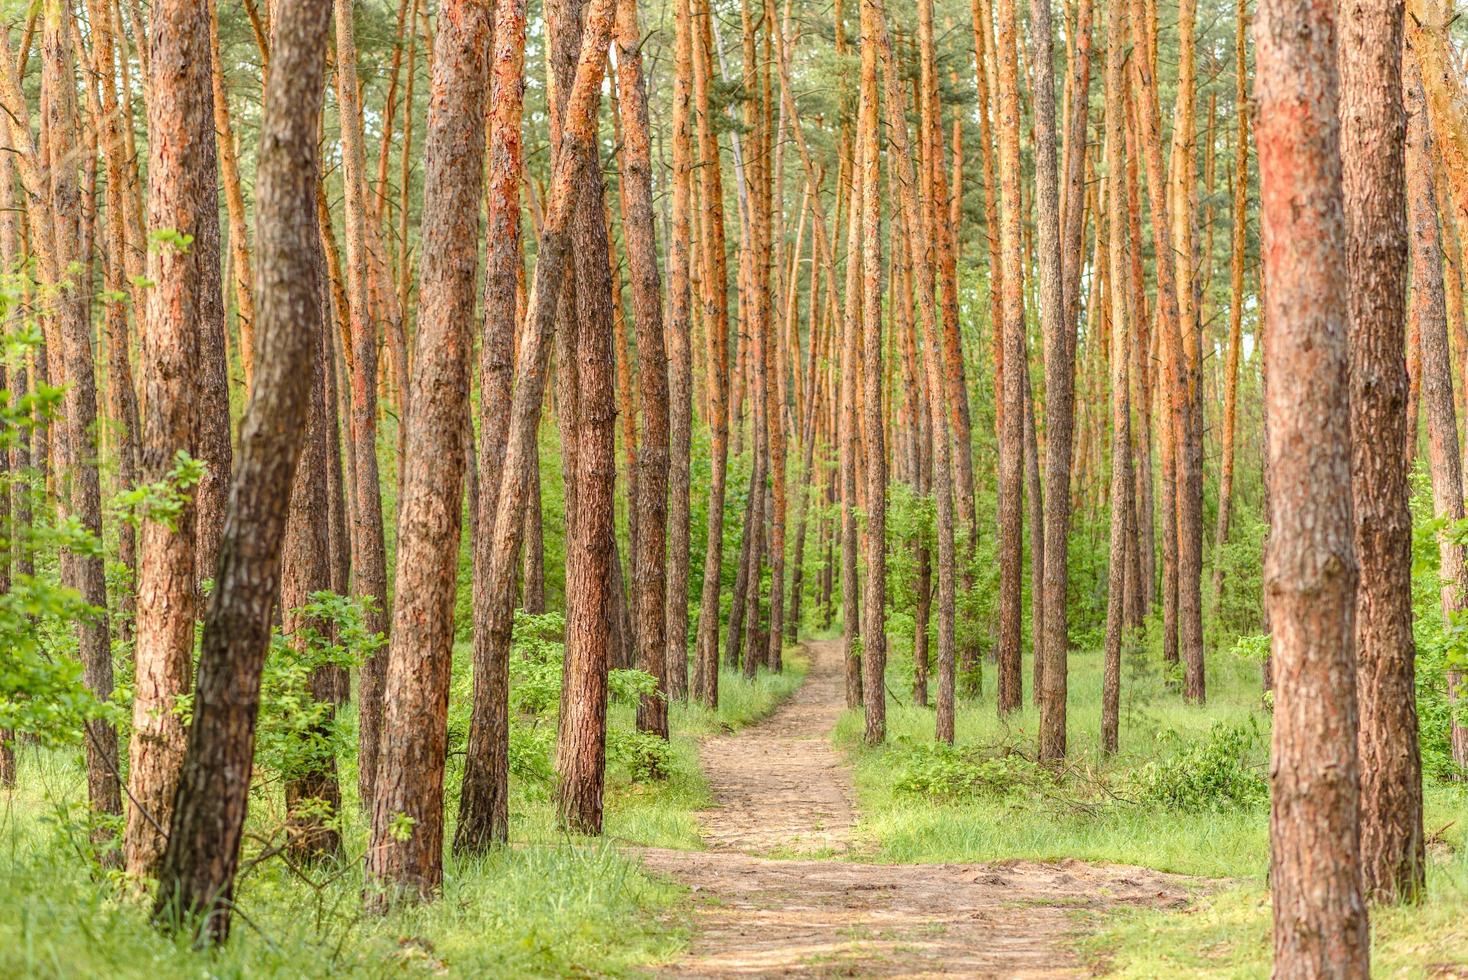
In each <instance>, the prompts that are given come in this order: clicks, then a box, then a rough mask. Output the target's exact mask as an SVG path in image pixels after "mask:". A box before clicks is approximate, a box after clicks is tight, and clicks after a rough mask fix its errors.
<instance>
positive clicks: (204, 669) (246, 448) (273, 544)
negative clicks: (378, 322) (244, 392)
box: [154, 0, 329, 942]
mask: <svg viewBox="0 0 1468 980" xmlns="http://www.w3.org/2000/svg"><path fill="white" fill-rule="evenodd" d="M328 15H329V6H328V4H327V3H326V2H325V0H298V2H290V3H288V4H287V3H285V2H282V4H281V10H280V11H279V13H278V16H277V18H276V21H275V24H274V30H273V38H272V40H273V44H272V51H273V52H274V55H273V60H272V67H271V70H270V73H269V78H268V80H267V83H266V93H265V116H264V121H263V124H262V127H263V130H264V132H263V134H262V140H261V146H262V148H263V152H262V156H261V160H260V169H259V176H258V179H257V181H256V184H257V197H258V200H259V209H260V211H259V215H260V226H259V231H260V259H261V261H260V270H259V271H260V279H259V282H258V283H257V284H256V286H257V288H258V290H259V296H260V301H261V302H260V320H259V327H260V333H259V341H260V350H259V353H260V358H259V360H258V362H257V365H256V367H257V370H256V373H255V385H254V386H253V390H252V392H251V400H250V406H249V408H248V409H247V410H246V412H245V418H244V422H243V425H242V427H241V439H240V450H241V451H240V469H239V472H238V474H236V476H235V481H234V482H235V485H234V488H233V491H232V493H231V496H230V510H229V516H228V519H227V521H226V527H225V533H224V536H223V539H222V541H221V546H220V563H219V566H218V570H217V579H216V582H215V587H214V591H213V592H212V593H211V595H210V599H209V607H208V610H207V612H206V613H205V617H204V632H203V647H202V652H201V654H200V659H199V678H198V684H197V687H196V689H195V692H194V704H193V724H192V725H191V726H190V728H189V733H188V751H187V753H186V755H185V757H184V761H183V772H182V776H181V778H180V781H179V786H178V794H177V798H176V806H175V809H174V811H173V821H172V824H171V827H170V830H169V834H168V846H167V850H166V852H165V854H164V858H163V866H162V870H161V871H160V873H159V875H158V879H159V891H158V896H157V899H156V903H155V914H156V915H158V916H160V917H163V918H165V919H166V920H168V921H180V922H186V921H187V920H189V919H193V918H194V917H200V921H199V922H198V926H197V928H198V929H199V930H200V931H201V933H203V934H205V935H207V936H208V937H209V938H210V939H212V940H213V941H215V942H222V941H223V940H224V939H226V938H227V937H228V935H229V927H230V912H231V904H232V895H233V890H234V881H235V872H236V869H237V867H238V863H239V849H240V840H241V836H242V834H243V831H244V822H245V813H246V808H247V805H248V802H249V793H250V780H249V778H248V774H249V772H250V769H251V760H252V759H253V756H254V747H255V746H254V742H255V719H256V714H257V712H258V710H259V706H260V675H261V670H262V668H263V667H264V663H265V654H266V652H267V650H268V648H269V645H270V632H271V611H272V609H273V608H274V605H275V601H276V596H277V588H278V587H279V585H280V569H281V547H282V543H283V538H284V534H285V528H286V514H287V511H288V510H289V501H290V499H291V496H292V486H293V484H294V482H295V478H296V472H297V464H298V461H299V459H300V456H301V448H302V442H303V437H304V436H305V435H307V432H306V429H307V421H308V419H309V418H310V417H311V415H312V414H313V413H312V411H311V404H310V403H311V398H312V395H313V390H312V388H313V385H312V373H313V372H312V371H311V370H309V369H308V370H304V371H303V370H302V369H301V366H302V364H312V363H316V362H317V361H318V359H319V353H318V352H319V349H320V338H321V333H322V329H323V319H322V315H321V314H322V309H321V296H322V293H321V288H320V278H319V277H320V263H319V259H318V256H319V254H320V251H319V250H320V241H319V238H318V237H317V235H318V233H317V228H316V220H315V215H314V213H313V208H312V203H313V198H314V196H315V183H316V174H317V163H316V155H317V154H316V145H317V140H316V127H317V116H318V114H319V113H320V106H321V100H322V95H323V86H322V74H321V72H322V67H323V62H324V58H325V48H326V45H325V33H326V24H327V19H328ZM206 16H207V14H206ZM157 50H158V49H157V47H156V45H155V48H154V51H155V53H156V51H157ZM158 91H159V88H158V86H157V85H155V88H154V92H155V96H156V94H157V92H158ZM211 186H212V185H211ZM210 206H211V207H212V206H213V205H212V203H211V205H210ZM316 414H319V413H316ZM317 435H318V436H319V435H320V433H319V432H318V433H317ZM293 591H295V590H293ZM293 598H296V599H299V598H300V596H299V594H297V595H294V596H293Z"/></svg>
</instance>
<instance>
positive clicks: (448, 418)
mask: <svg viewBox="0 0 1468 980" xmlns="http://www.w3.org/2000/svg"><path fill="white" fill-rule="evenodd" d="M489 33H490V12H489V9H488V5H486V4H483V3H477V2H475V0H448V2H446V3H445V4H444V5H443V6H442V7H441V8H440V12H439V21H438V33H437V37H436V39H435V48H434V58H433V72H432V78H433V81H432V98H431V102H430V107H429V115H428V137H427V141H426V147H425V151H424V158H425V164H424V179H423V231H422V234H423V257H422V260H421V262H420V263H419V268H420V279H419V284H418V294H419V302H420V307H419V309H420V315H419V318H418V335H417V340H416V345H417V347H416V350H415V351H414V355H413V376H412V379H411V382H410V384H411V389H410V391H409V392H408V398H407V402H408V405H409V415H408V418H407V425H408V439H407V451H408V455H407V457H406V458H405V459H404V461H403V463H404V469H405V476H404V480H403V500H402V503H401V507H400V514H401V518H400V523H399V531H398V548H397V574H396V576H395V579H396V582H397V589H398V599H397V602H396V603H395V604H394V606H393V630H392V641H391V647H390V650H389V653H388V661H387V677H386V683H385V686H384V695H383V698H384V706H385V707H384V711H383V719H382V754H381V757H380V759H379V766H380V769H379V772H380V774H381V775H380V778H379V779H378V781H377V785H376V791H375V795H374V800H373V810H372V843H371V846H370V848H369V850H368V852H367V874H368V877H369V879H370V881H371V883H372V886H373V889H374V890H371V891H369V893H368V895H367V905H368V907H369V908H370V909H375V910H376V909H382V908H383V907H385V905H386V904H387V903H388V902H389V901H390V900H391V899H392V898H394V897H406V898H415V897H416V898H427V897H429V896H431V895H432V894H434V893H435V892H436V891H437V890H438V888H439V886H440V885H441V884H442V881H443V780H444V764H445V761H446V758H447V752H448V715H447V711H448V698H449V668H450V661H451V659H452V655H453V636H454V593H455V581H456V576H457V570H458V552H459V534H460V526H459V522H460V515H461V514H462V510H463V508H462V500H463V477H464V458H465V455H464V443H463V439H464V432H465V428H466V426H467V423H468V411H469V404H468V401H469V399H468V395H469V356H470V351H471V350H472V342H471V339H470V336H469V330H468V323H469V320H470V318H471V317H472V316H473V313H474V286H475V275H476V271H477V270H476V268H475V266H476V260H477V255H478V240H479V203H480V200H481V198H482V196H483V192H484V187H483V180H484V150H485V138H484V125H485V105H486V102H487V97H488V88H489V72H488V69H489V65H488V57H489V50H488V48H489V43H488V42H489ZM404 816H406V817H407V819H408V820H410V821H412V822H411V824H410V832H409V833H407V834H406V835H405V834H402V833H399V832H397V828H398V826H399V825H400V824H401V822H402V820H403V817H404Z"/></svg>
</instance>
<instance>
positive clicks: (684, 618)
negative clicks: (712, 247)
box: [664, 0, 693, 699]
mask: <svg viewBox="0 0 1468 980" xmlns="http://www.w3.org/2000/svg"><path fill="white" fill-rule="evenodd" d="M674 4H675V6H674V21H675V24H674V30H675V40H674V68H673V110H672V111H673V188H672V199H673V200H672V207H671V209H670V214H671V218H672V229H671V234H670V236H669V238H668V323H667V348H668V350H667V354H668V394H669V400H668V405H669V414H668V451H669V466H668V539H669V540H668V576H667V582H666V588H667V598H666V601H665V603H664V618H665V622H666V651H665V653H664V670H665V672H666V676H667V686H668V697H669V698H673V699H683V698H686V697H687V696H688V570H689V558H690V547H691V545H690V538H691V534H690V522H691V520H692V515H691V513H690V499H689V493H690V486H691V481H692V477H691V473H690V470H691V444H692V430H693V355H692V350H691V344H692V331H691V329H690V328H691V323H692V316H691V312H692V311H691V309H690V307H691V304H692V302H693V295H692V284H691V282H690V271H691V270H690V263H691V259H692V252H691V249H692V242H693V233H692V228H691V220H690V218H691V215H690V214H689V211H690V209H691V208H692V206H693V146H692V138H693V137H692V120H693V106H692V101H693V33H692V32H693V24H692V12H691V10H690V4H689V0H674Z"/></svg>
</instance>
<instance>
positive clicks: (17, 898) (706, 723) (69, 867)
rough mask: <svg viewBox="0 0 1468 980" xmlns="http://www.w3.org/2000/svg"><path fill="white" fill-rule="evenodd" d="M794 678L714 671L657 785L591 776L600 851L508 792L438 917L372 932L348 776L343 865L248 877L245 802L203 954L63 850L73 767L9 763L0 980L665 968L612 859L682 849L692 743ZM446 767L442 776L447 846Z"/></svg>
mask: <svg viewBox="0 0 1468 980" xmlns="http://www.w3.org/2000/svg"><path fill="white" fill-rule="evenodd" d="M805 670H806V661H805V660H804V658H802V657H800V656H799V655H798V654H796V655H793V656H787V659H786V671H785V673H784V674H782V675H766V674H761V676H760V677H759V678H758V679H757V680H756V681H754V682H752V683H751V682H746V681H744V680H743V678H742V677H740V676H738V675H737V673H730V672H727V671H726V672H725V673H724V674H723V676H722V678H721V688H720V693H721V700H722V704H721V705H720V708H719V710H718V711H717V712H709V711H707V710H705V709H702V708H694V707H688V706H682V705H680V706H676V707H675V708H674V710H673V713H672V719H671V720H672V726H673V738H672V744H671V752H672V755H671V758H672V765H671V766H670V771H669V773H668V777H667V778H666V779H663V780H656V781H648V782H641V783H639V782H636V781H634V780H632V779H631V778H630V777H629V774H628V773H627V772H625V771H623V770H621V769H620V768H619V767H616V766H613V767H611V768H609V771H608V783H607V820H606V831H607V833H606V836H605V838H603V839H602V840H598V841H594V842H588V841H585V840H584V839H576V840H573V839H570V838H568V837H566V836H565V835H563V834H561V833H560V832H559V831H558V830H557V829H556V828H555V820H554V812H553V809H552V806H551V803H550V796H549V789H548V787H547V786H544V785H537V784H531V783H527V782H525V781H523V780H514V781H513V782H512V787H511V789H512V801H511V806H512V809H511V820H512V829H511V836H512V840H513V844H512V846H511V847H508V848H503V849H499V850H497V851H495V852H493V853H491V854H489V855H487V856H485V857H483V858H477V859H473V860H464V861H460V860H457V859H455V858H454V857H453V855H452V854H448V855H446V859H445V869H444V870H445V881H444V889H443V894H442V896H441V897H440V898H439V900H437V901H435V902H433V903H431V904H427V905H422V906H417V907H403V908H399V909H397V910H395V911H393V912H392V913H390V914H389V915H387V916H385V917H382V918H375V917H367V916H364V915H363V914H362V913H361V900H360V899H361V893H362V887H363V877H362V870H361V868H362V861H361V857H362V853H363V851H364V848H365V842H366V838H367V828H366V827H365V825H364V824H363V820H362V818H361V816H360V815H359V812H358V807H357V805H356V793H355V778H356V774H355V769H354V767H353V766H352V765H351V760H350V759H343V760H342V761H343V763H344V765H343V770H342V788H343V791H344V795H345V797H346V800H345V801H344V807H343V809H344V813H345V817H344V822H345V824H346V826H345V828H344V839H345V840H346V841H347V845H346V846H347V852H348V857H347V859H346V860H345V861H344V862H342V863H341V864H340V865H339V866H333V867H330V868H322V869H317V870H300V869H297V870H293V869H291V868H289V867H288V866H287V865H286V864H285V863H284V862H283V861H281V860H279V859H272V860H265V861H261V862H258V863H255V862H253V860H252V859H253V858H254V857H255V856H257V855H258V854H259V853H260V850H261V845H260V843H259V839H260V838H263V837H267V836H269V835H270V833H271V832H272V829H273V828H276V827H278V826H279V821H280V819H281V813H280V800H279V795H278V792H276V790H275V789H274V788H273V787H260V788H257V792H256V793H254V794H252V798H251V817H250V824H249V826H248V827H247V840H246V846H245V855H244V861H243V864H242V867H243V868H244V869H245V870H244V872H243V873H242V875H241V879H240V882H239V887H238V890H237V893H236V900H237V906H238V909H239V914H238V915H237V917H236V919H235V927H234V932H233V936H232V938H231V940H230V942H229V943H228V944H227V945H226V946H225V947H223V948H222V949H221V950H218V951H199V950H195V949H192V948H190V947H189V945H188V943H187V942H186V941H183V940H179V939H175V938H172V937H169V936H166V935H164V934H162V933H160V932H158V931H157V930H155V929H153V928H151V927H150V926H149V924H148V919H147V910H148V906H147V904H146V902H145V901H143V900H139V899H136V898H129V897H128V892H127V891H126V890H125V889H123V888H121V887H119V885H118V883H117V882H115V881H113V880H109V879H108V878H106V877H105V876H102V877H94V876H93V875H91V874H89V871H88V866H87V864H86V862H85V861H84V860H83V859H82V857H81V856H80V849H79V848H78V847H77V843H78V842H77V838H76V835H77V834H78V833H81V831H79V830H78V823H77V820H76V815H77V814H78V813H79V809H78V808H79V802H78V801H81V800H84V799H85V792H86V790H85V784H84V781H83V777H82V773H81V767H80V763H79V759H78V758H77V756H76V753H74V752H67V751H51V752H42V751H39V750H37V749H34V748H29V747H26V748H23V749H22V750H21V753H20V756H21V769H20V774H19V787H20V788H19V789H17V790H16V791H14V792H13V793H10V794H6V795H4V796H0V976H7V977H8V976H16V977H21V976H24V977H80V976H98V977H102V976H105V977H118V978H129V977H146V978H150V980H157V978H169V977H185V976H208V977H251V978H255V977H328V976H343V975H350V976H363V977H378V976H382V977H386V976H393V977H399V976H434V975H444V974H447V975H452V976H517V977H518V976H527V977H529V976H582V975H598V976H601V975H624V974H627V973H629V972H633V971H634V970H636V969H637V968H639V967H642V966H645V965H647V964H649V963H657V962H665V961H667V960H669V959H671V958H672V957H674V956H676V954H677V953H678V952H679V951H680V950H681V949H682V948H683V945H684V944H685V942H686V939H687V935H688V923H689V914H690V910H689V908H688V904H687V902H686V895H685V893H684V891H683V889H681V888H680V887H678V886H677V885H674V884H671V883H669V882H667V881H665V880H663V879H660V878H657V877H654V876H650V875H648V874H646V873H644V872H643V871H642V869H641V867H640V865H639V864H638V862H637V861H636V859H635V858H632V857H627V856H623V855H622V854H620V853H619V852H618V851H617V849H616V845H617V844H618V843H635V844H646V845H656V846H667V847H696V846H698V837H697V832H696V825H695V822H694V819H693V816H692V814H693V812H694V811H695V810H697V809H699V808H700V807H703V806H705V805H707V804H708V803H709V802H710V797H709V793H708V787H707V784H706V783H705V782H704V780H703V777H702V775H701V774H700V773H699V771H698V763H697V739H698V738H699V737H701V736H703V735H706V734H709V733H712V732H718V731H726V730H732V729H737V728H739V727H741V726H743V725H747V724H749V723H751V722H753V721H756V720H758V719H759V718H761V717H763V716H764V715H766V714H768V713H769V712H770V711H772V710H773V709H774V708H775V707H776V706H777V705H778V704H779V703H780V702H781V701H783V700H784V699H785V698H787V697H789V695H790V694H791V693H792V692H793V691H794V690H795V689H796V688H797V687H798V686H799V684H800V682H801V680H802V679H803V677H804V675H805ZM344 721H347V722H350V718H344ZM610 722H611V724H612V725H613V726H614V727H625V728H630V727H631V726H632V723H633V720H632V709H631V708H630V707H617V708H615V709H614V710H613V712H612V716H611V718H610ZM548 724H549V725H551V726H552V727H553V726H554V719H551V720H550V721H549V722H548ZM458 765H461V762H460V761H455V763H454V766H451V771H450V773H449V777H448V788H449V790H450V798H449V800H448V805H447V812H448V816H449V819H450V826H449V828H448V829H447V833H448V835H449V838H450V839H452V834H453V827H452V818H453V816H454V814H455V813H456V812H457V805H458V801H457V798H456V795H455V794H456V793H457V789H458V780H459V771H458V770H457V768H455V767H456V766H458ZM251 833H253V834H254V835H255V836H254V838H253V839H252V838H250V837H249V836H248V835H249V834H251Z"/></svg>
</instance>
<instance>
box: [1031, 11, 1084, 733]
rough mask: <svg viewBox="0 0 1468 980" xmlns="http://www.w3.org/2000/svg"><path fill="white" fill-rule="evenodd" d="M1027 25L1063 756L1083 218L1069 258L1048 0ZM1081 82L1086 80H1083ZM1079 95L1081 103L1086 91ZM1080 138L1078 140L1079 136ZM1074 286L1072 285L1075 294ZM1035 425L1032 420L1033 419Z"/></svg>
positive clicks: (1054, 720)
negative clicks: (1070, 300)
mask: <svg viewBox="0 0 1468 980" xmlns="http://www.w3.org/2000/svg"><path fill="white" fill-rule="evenodd" d="M1082 6H1083V7H1084V8H1085V9H1084V17H1085V23H1084V24H1083V25H1082V26H1081V27H1080V28H1079V30H1080V31H1081V32H1082V38H1083V39H1082V41H1081V43H1082V44H1084V45H1086V46H1087V47H1089V45H1090V27H1091V25H1090V3H1089V0H1082ZM1030 29H1031V31H1033V32H1034V36H1035V42H1034V45H1033V46H1034V49H1035V55H1034V61H1035V94H1034V103H1035V148H1036V157H1035V161H1036V168H1037V169H1036V178H1035V181H1036V183H1035V198H1036V200H1035V205H1036V216H1037V228H1038V233H1039V241H1038V243H1037V244H1038V248H1039V254H1040V319H1041V329H1042V330H1043V332H1044V337H1045V483H1046V486H1045V493H1044V508H1043V520H1042V521H1041V524H1040V525H1039V526H1036V527H1034V528H1032V529H1031V534H1032V535H1033V536H1034V538H1035V540H1036V541H1038V542H1040V544H1041V548H1037V549H1036V552H1037V553H1043V555H1044V558H1043V561H1042V562H1041V565H1042V570H1041V582H1040V585H1041V588H1040V590H1039V591H1038V592H1037V593H1036V595H1035V597H1034V599H1033V600H1032V601H1037V602H1038V603H1040V604H1041V605H1042V606H1043V613H1042V616H1041V620H1040V629H1039V630H1038V631H1036V633H1035V635H1034V637H1033V644H1034V657H1035V664H1036V666H1035V674H1036V683H1035V685H1034V688H1035V690H1034V696H1035V698H1036V699H1037V700H1038V701H1039V704H1040V718H1041V721H1040V757H1041V758H1042V759H1059V758H1063V757H1064V755H1065V701H1066V689H1067V673H1068V667H1067V663H1066V646H1067V643H1068V629H1067V620H1066V589H1067V585H1066V583H1067V580H1068V569H1067V566H1068V561H1069V559H1068V555H1069V543H1068V539H1069V536H1070V469H1071V443H1072V440H1073V435H1072V434H1073V432H1074V430H1075V333H1076V326H1075V324H1076V316H1077V313H1076V312H1075V311H1073V310H1069V309H1068V308H1067V306H1066V298H1067V287H1066V283H1067V282H1068V281H1069V277H1068V275H1067V272H1066V264H1067V262H1069V263H1070V264H1071V266H1072V267H1073V268H1072V271H1071V273H1070V275H1074V274H1075V272H1074V268H1075V267H1077V266H1078V261H1079V251H1080V235H1079V224H1077V234H1076V237H1075V242H1074V249H1075V252H1076V254H1075V255H1074V256H1073V257H1070V258H1067V255H1068V252H1067V245H1068V244H1069V243H1067V242H1064V241H1063V240H1062V237H1061V236H1062V232H1063V230H1068V229H1063V228H1062V219H1063V217H1064V216H1062V214H1061V204H1060V186H1059V180H1060V176H1059V171H1058V165H1057V161H1056V146H1055V128H1056V123H1055V77H1054V70H1053V68H1052V67H1051V65H1052V58H1051V49H1052V47H1053V40H1052V34H1051V15H1050V0H1031V2H1030ZM1076 84H1078V85H1081V84H1082V83H1081V81H1080V80H1079V79H1078V80H1077V81H1076ZM1073 97H1074V98H1080V99H1081V100H1082V102H1084V99H1085V97H1086V92H1085V91H1084V90H1083V91H1081V92H1080V93H1079V95H1077V96H1073ZM1079 111H1080V112H1081V113H1082V116H1081V120H1082V121H1081V124H1080V127H1079V132H1080V136H1079V137H1078V138H1077V137H1074V136H1072V138H1071V143H1072V145H1071V149H1070V151H1071V153H1073V154H1077V158H1076V159H1077V161H1080V160H1081V157H1080V156H1079V155H1080V154H1083V153H1084V143H1085V122H1084V111H1085V110H1084V108H1083V107H1082V108H1080V109H1079ZM1077 139H1079V143H1077V142H1076V140H1077ZM1067 184H1068V186H1069V187H1070V193H1071V196H1072V199H1073V201H1072V203H1073V205H1074V206H1075V207H1076V208H1077V209H1079V205H1080V202H1079V201H1078V200H1074V198H1075V197H1077V196H1078V195H1079V187H1080V181H1079V180H1078V179H1077V180H1074V181H1073V182H1072V181H1067ZM1076 289H1077V286H1076V285H1074V284H1073V285H1071V286H1070V292H1072V293H1074V292H1075V291H1076ZM1031 429H1033V423H1031ZM1052 672H1053V673H1054V675H1055V676H1054V677H1051V674H1052Z"/></svg>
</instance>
